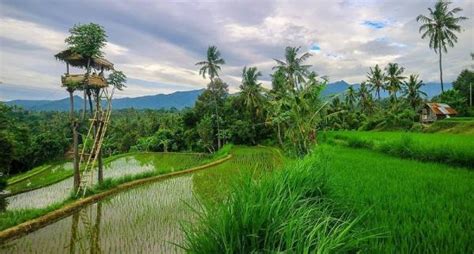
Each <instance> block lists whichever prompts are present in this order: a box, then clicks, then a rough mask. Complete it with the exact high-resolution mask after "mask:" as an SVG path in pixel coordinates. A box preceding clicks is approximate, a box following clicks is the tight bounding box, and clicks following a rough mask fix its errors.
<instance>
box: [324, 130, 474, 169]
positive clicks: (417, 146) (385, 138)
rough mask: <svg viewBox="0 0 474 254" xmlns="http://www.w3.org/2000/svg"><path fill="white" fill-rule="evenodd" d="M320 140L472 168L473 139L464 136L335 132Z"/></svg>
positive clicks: (473, 157) (473, 159) (473, 154)
mask: <svg viewBox="0 0 474 254" xmlns="http://www.w3.org/2000/svg"><path fill="white" fill-rule="evenodd" d="M324 139H326V140H327V141H333V140H342V141H345V142H346V144H347V145H348V146H350V147H355V148H368V149H372V150H376V151H380V152H383V153H387V154H390V155H394V156H398V157H402V158H410V159H415V160H421V161H429V162H440V163H446V164H450V165H458V166H464V167H473V165H472V161H474V151H473V150H472V147H474V139H472V137H471V136H468V135H459V134H458V135H453V134H425V133H408V132H361V131H357V132H355V131H352V132H350V131H339V132H329V133H326V134H325V136H324Z"/></svg>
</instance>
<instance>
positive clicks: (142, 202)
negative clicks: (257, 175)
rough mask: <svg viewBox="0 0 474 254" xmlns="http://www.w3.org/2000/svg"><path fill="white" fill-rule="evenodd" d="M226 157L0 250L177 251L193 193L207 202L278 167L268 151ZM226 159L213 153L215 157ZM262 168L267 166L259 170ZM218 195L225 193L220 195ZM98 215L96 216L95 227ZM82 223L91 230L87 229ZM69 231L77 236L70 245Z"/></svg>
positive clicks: (237, 149) (259, 149)
mask: <svg viewBox="0 0 474 254" xmlns="http://www.w3.org/2000/svg"><path fill="white" fill-rule="evenodd" d="M230 153H232V154H233V157H232V158H231V159H230V160H228V161H226V162H224V163H222V164H219V165H216V166H213V167H211V168H208V169H206V170H202V171H199V172H197V173H194V174H192V175H185V176H181V177H175V178H170V179H166V180H164V181H159V182H155V183H152V184H147V185H146V186H141V187H139V188H134V189H131V190H128V191H125V192H121V193H119V194H117V195H114V196H111V197H110V198H107V199H104V200H102V201H100V202H98V203H97V204H94V205H90V206H88V207H85V208H84V209H83V210H82V212H81V214H82V213H84V214H85V215H86V216H80V222H79V223H78V225H76V227H74V218H75V215H77V214H75V215H73V216H70V217H68V218H65V219H62V220H59V221H58V222H55V223H53V224H51V225H49V226H47V227H45V228H43V229H41V230H38V231H35V232H33V233H31V234H28V235H25V236H23V237H21V238H19V239H16V240H13V241H10V242H7V243H6V244H5V245H3V246H0V250H3V251H5V252H8V253H36V252H40V253H61V252H64V251H65V249H68V250H69V248H70V246H71V243H72V242H74V246H75V248H76V252H86V250H87V252H94V253H96V252H98V250H99V249H100V250H101V251H102V252H106V253H175V252H179V251H180V250H179V249H177V247H176V246H175V245H174V244H173V243H178V244H179V243H181V242H182V240H183V237H184V235H183V232H182V231H181V230H180V222H181V221H183V220H186V221H193V220H194V219H195V217H194V214H193V213H192V211H191V210H190V209H189V207H188V206H195V205H197V203H196V200H195V198H194V195H193V194H195V195H197V196H199V197H205V196H207V195H208V194H210V195H211V196H210V197H209V198H211V199H213V198H214V197H215V196H214V193H212V190H214V192H218V191H217V190H222V189H226V188H224V187H223V186H224V185H227V184H228V183H230V181H231V179H233V178H235V177H239V175H240V173H239V172H255V170H258V169H262V168H264V171H265V172H270V171H271V170H273V169H275V168H278V167H279V166H280V165H281V163H282V158H281V155H280V154H279V153H278V151H276V149H273V148H267V147H241V146H237V147H233V148H232V150H231V151H230ZM226 155H227V154H226V153H224V154H221V155H216V156H217V157H216V158H220V157H225V156H226ZM257 158H259V159H257ZM264 164H265V165H266V164H268V165H266V166H264V167H262V165H264ZM198 175H199V176H198ZM196 178H199V179H198V180H196ZM115 181H120V180H115ZM124 181H128V180H124ZM201 183H206V185H207V186H206V187H208V188H201V187H202V186H201V187H198V188H196V184H201ZM113 185H115V183H114V182H106V183H104V185H103V186H101V187H103V188H110V187H111V186H113ZM107 186H108V187H107ZM98 191H100V190H98ZM219 195H227V194H224V192H219ZM99 206H100V207H99ZM97 214H101V219H100V220H101V221H100V222H99V223H97ZM76 218H77V217H76ZM83 218H90V221H87V220H86V221H85V222H84V221H83ZM89 222H90V223H89ZM87 224H89V225H91V226H92V227H87ZM72 232H74V233H75V234H76V235H77V238H76V239H75V240H74V241H73V239H72V238H71V235H72V234H73V233H72ZM97 234H99V236H98V235H97ZM95 236H97V237H98V238H100V242H99V243H100V246H99V245H97V246H95V245H94V240H93V239H94V238H93V237H95ZM136 236H139V237H136ZM96 247H97V248H98V249H97V248H96ZM81 248H82V249H81ZM0 252H1V251H0Z"/></svg>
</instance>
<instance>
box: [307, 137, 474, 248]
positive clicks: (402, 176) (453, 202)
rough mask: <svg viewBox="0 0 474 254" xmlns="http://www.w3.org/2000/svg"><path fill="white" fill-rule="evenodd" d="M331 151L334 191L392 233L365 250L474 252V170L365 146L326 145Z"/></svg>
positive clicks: (369, 225) (369, 222)
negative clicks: (368, 149) (369, 149)
mask: <svg viewBox="0 0 474 254" xmlns="http://www.w3.org/2000/svg"><path fill="white" fill-rule="evenodd" d="M316 152H317V153H324V154H326V155H327V156H329V158H330V159H329V160H328V161H327V163H328V168H329V170H328V171H327V172H328V174H327V175H328V188H329V196H330V197H331V198H332V199H333V200H335V201H337V202H338V203H339V204H340V205H343V206H348V207H352V208H354V209H355V212H356V213H362V212H366V211H367V210H368V211H367V215H366V216H365V217H364V219H363V221H362V222H363V225H364V226H365V227H366V229H376V230H379V231H381V232H387V233H388V237H386V238H382V239H371V240H370V241H369V248H368V249H367V250H366V251H364V253H472V251H473V250H474V243H473V241H472V239H474V238H473V237H474V230H473V225H474V217H473V216H472V214H474V195H473V193H474V175H473V172H471V171H469V170H465V169H462V168H456V167H452V166H448V165H444V164H437V163H423V162H417V161H410V160H402V159H399V158H394V157H390V156H387V155H384V154H381V153H377V152H373V151H367V150H364V149H352V148H347V147H341V146H333V147H330V146H327V145H322V146H321V147H320V148H318V149H317V150H316Z"/></svg>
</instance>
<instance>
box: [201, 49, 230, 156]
mask: <svg viewBox="0 0 474 254" xmlns="http://www.w3.org/2000/svg"><path fill="white" fill-rule="evenodd" d="M222 64H225V61H224V59H223V58H221V52H219V50H218V49H217V47H216V46H209V48H208V49H207V55H206V60H205V61H201V62H198V63H196V65H198V66H201V68H200V69H199V75H202V77H203V78H206V74H207V75H209V79H210V80H211V87H214V86H212V83H213V82H214V78H216V77H219V71H220V70H221V66H220V65H222ZM215 94H216V96H217V93H215ZM214 102H215V107H214V108H215V114H216V125H217V149H220V148H221V138H220V126H219V111H218V105H217V98H214Z"/></svg>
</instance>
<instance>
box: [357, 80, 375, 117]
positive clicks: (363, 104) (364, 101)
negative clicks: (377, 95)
mask: <svg viewBox="0 0 474 254" xmlns="http://www.w3.org/2000/svg"><path fill="white" fill-rule="evenodd" d="M357 95H358V96H359V106H360V108H361V109H362V111H363V112H364V113H366V114H370V113H372V112H373V98H372V94H371V93H370V90H369V88H368V85H367V83H366V82H362V83H361V84H360V87H359V91H357Z"/></svg>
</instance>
